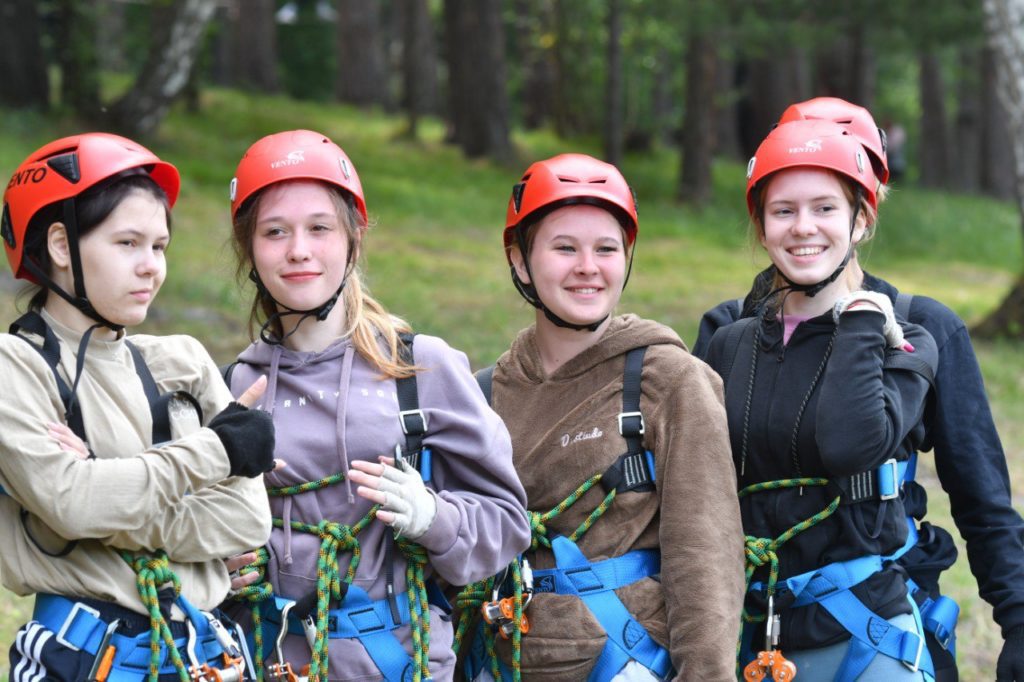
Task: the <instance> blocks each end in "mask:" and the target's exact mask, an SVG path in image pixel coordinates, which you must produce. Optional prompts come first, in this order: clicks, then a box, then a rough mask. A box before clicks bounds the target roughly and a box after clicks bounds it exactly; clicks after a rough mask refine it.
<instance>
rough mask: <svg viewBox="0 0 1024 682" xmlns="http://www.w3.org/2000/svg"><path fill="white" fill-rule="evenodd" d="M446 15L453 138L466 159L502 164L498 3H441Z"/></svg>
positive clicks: (504, 125) (505, 122)
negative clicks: (487, 159)
mask: <svg viewBox="0 0 1024 682" xmlns="http://www.w3.org/2000/svg"><path fill="white" fill-rule="evenodd" d="M449 3H451V6H449ZM445 14H446V21H448V22H449V23H450V26H449V28H450V30H451V31H452V32H451V33H450V37H449V40H448V43H449V45H448V49H449V50H450V57H449V58H450V59H454V62H451V61H450V62H449V63H450V67H449V72H450V74H453V75H454V76H455V78H454V79H452V80H451V82H450V83H449V87H450V92H451V103H452V111H453V117H452V122H453V124H454V126H455V131H454V139H455V141H456V142H457V143H458V144H459V145H460V146H461V147H462V150H463V152H464V153H465V154H466V156H468V157H470V158H475V157H481V156H489V157H491V158H493V159H495V160H498V161H507V160H509V159H510V158H511V155H512V145H511V142H510V140H509V105H508V93H507V92H506V90H505V88H506V84H505V37H504V28H503V26H502V23H501V0H445ZM452 38H454V40H453V39H452ZM456 46H458V47H456Z"/></svg>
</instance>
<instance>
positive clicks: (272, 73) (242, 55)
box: [224, 0, 281, 92]
mask: <svg viewBox="0 0 1024 682" xmlns="http://www.w3.org/2000/svg"><path fill="white" fill-rule="evenodd" d="M275 11H276V3H275V2H274V0H231V1H230V2H228V3H227V12H226V20H227V25H226V26H225V33H226V35H225V39H226V41H227V43H228V45H227V49H226V50H225V52H226V55H225V56H226V57H227V60H226V61H227V63H226V64H225V69H224V76H226V79H225V80H226V83H225V84H226V85H234V86H236V87H241V88H245V89H247V90H254V91H258V92H277V91H278V90H279V89H280V87H281V85H280V80H279V79H278V74H277V62H278V58H277V24H276V22H275V21H274V13H275Z"/></svg>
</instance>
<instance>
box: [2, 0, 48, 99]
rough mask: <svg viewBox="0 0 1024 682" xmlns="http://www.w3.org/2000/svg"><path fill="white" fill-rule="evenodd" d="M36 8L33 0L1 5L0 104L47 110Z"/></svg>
mask: <svg viewBox="0 0 1024 682" xmlns="http://www.w3.org/2000/svg"><path fill="white" fill-rule="evenodd" d="M40 23H41V22H40V20H39V9H38V7H37V3H36V2H35V0H7V1H6V2H3V3H0V64H3V65H4V75H3V78H0V104H2V105H4V106H10V107H36V108H39V109H46V108H48V107H49V104H50V80H49V77H48V76H47V72H46V54H45V53H44V52H43V41H42V31H41V27H40Z"/></svg>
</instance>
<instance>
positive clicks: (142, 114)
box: [110, 0, 217, 136]
mask: <svg viewBox="0 0 1024 682" xmlns="http://www.w3.org/2000/svg"><path fill="white" fill-rule="evenodd" d="M216 5H217V2H216V0H180V1H179V2H177V3H175V5H174V7H173V8H172V11H171V12H170V15H169V19H168V20H167V21H166V22H165V23H164V24H163V30H162V31H161V32H160V33H159V34H158V35H157V36H156V38H155V40H154V42H153V43H152V45H151V47H150V50H149V55H148V57H147V58H146V62H145V64H144V65H143V67H142V71H141V72H140V73H139V77H138V78H137V79H136V81H135V84H134V85H133V87H132V88H131V89H130V90H129V91H128V92H127V93H126V94H125V95H124V96H123V97H122V98H121V99H120V100H118V101H117V102H116V103H115V104H114V105H113V106H112V107H111V108H110V118H111V123H112V125H113V126H114V127H115V128H117V129H118V130H120V131H122V132H123V133H125V134H126V135H128V136H145V135H148V134H149V133H151V132H153V131H154V130H156V128H157V127H158V126H159V125H160V123H161V122H162V121H163V119H164V117H165V116H166V115H167V111H168V109H170V106H171V104H172V103H173V102H174V100H175V98H177V97H178V95H179V94H181V91H182V90H183V89H184V88H185V85H186V83H187V82H188V78H189V74H190V72H191V71H192V65H193V64H194V62H195V60H196V56H197V54H198V52H199V47H200V42H201V39H202V37H203V33H204V32H205V30H206V26H207V24H208V23H209V21H210V17H211V16H213V10H214V9H215V7H216Z"/></svg>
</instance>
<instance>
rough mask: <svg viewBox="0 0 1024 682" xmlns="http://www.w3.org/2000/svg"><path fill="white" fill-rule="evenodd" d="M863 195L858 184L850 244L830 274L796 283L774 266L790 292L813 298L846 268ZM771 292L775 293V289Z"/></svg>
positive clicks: (851, 221)
mask: <svg viewBox="0 0 1024 682" xmlns="http://www.w3.org/2000/svg"><path fill="white" fill-rule="evenodd" d="M863 197H864V190H863V189H861V187H860V186H859V185H858V186H857V188H856V190H855V191H854V198H853V215H852V216H851V217H850V246H849V248H847V249H846V255H845V256H844V257H843V262H842V263H840V264H839V267H837V268H836V269H835V270H833V271H832V274H831V275H829V276H828V277H826V278H825V279H823V280H821V281H820V282H816V283H814V284H797V283H796V282H794V281H793V280H791V279H790V278H789V277H787V276H786V273H784V272H783V271H782V269H781V268H778V267H776V268H775V270H776V272H778V273H779V276H780V277H782V279H783V280H785V281H786V284H788V285H789V286H788V287H784V288H786V289H789V291H790V292H794V291H795V292H799V293H802V294H803V295H804V296H806V297H808V298H814V297H815V296H817V295H818V294H820V293H821V292H822V291H823V290H824V289H825V287H827V286H828V285H829V284H832V282H834V281H836V280H837V279H838V278H839V275H841V274H842V273H843V270H845V269H846V266H847V265H849V263H850V258H852V257H853V247H854V244H853V233H854V230H856V228H857V215H858V214H859V213H860V204H861V200H862V199H863ZM762 223H763V221H762ZM773 293H777V291H776V292H773Z"/></svg>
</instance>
